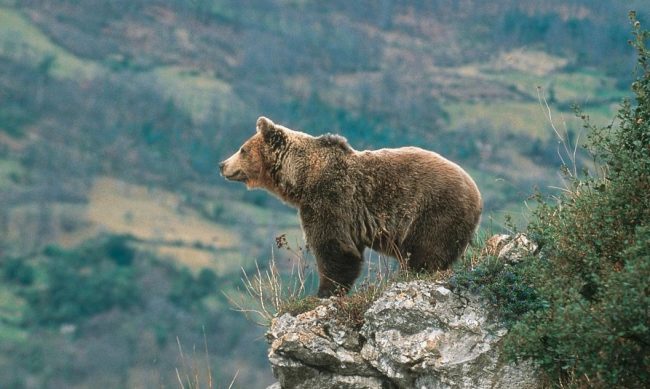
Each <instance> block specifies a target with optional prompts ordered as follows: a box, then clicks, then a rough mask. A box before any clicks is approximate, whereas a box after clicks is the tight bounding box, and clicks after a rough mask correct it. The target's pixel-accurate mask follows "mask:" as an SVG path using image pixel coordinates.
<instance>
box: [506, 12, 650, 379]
mask: <svg viewBox="0 0 650 389" xmlns="http://www.w3.org/2000/svg"><path fill="white" fill-rule="evenodd" d="M631 19H632V23H633V25H634V30H633V32H634V36H635V40H634V41H633V42H632V44H633V46H634V47H635V48H636V50H637V53H638V68H637V70H638V75H637V79H636V80H635V81H634V83H633V84H632V89H633V91H634V94H635V99H636V101H635V104H633V103H631V102H629V101H626V102H624V103H623V104H622V106H621V108H620V110H619V113H618V117H617V121H616V122H615V125H610V126H608V127H605V128H595V127H593V126H592V125H591V124H590V123H589V121H588V118H587V117H584V116H583V119H584V120H585V127H586V128H588V129H589V131H590V139H589V144H588V146H587V147H588V149H589V150H590V151H591V153H592V154H593V155H594V157H595V159H596V161H597V162H599V165H600V166H601V167H600V168H599V169H598V171H597V172H596V173H595V174H593V173H592V174H591V175H588V174H586V175H585V176H584V177H581V178H578V177H575V176H571V175H570V173H569V175H568V176H567V180H568V182H569V187H568V188H567V190H566V191H564V192H563V193H562V194H561V195H559V196H557V197H555V198H553V200H549V199H544V198H542V197H541V196H539V206H538V207H537V208H536V210H535V211H534V212H533V218H532V221H531V224H530V225H529V227H528V232H529V234H530V235H531V236H532V237H533V238H534V239H535V240H536V241H537V242H538V243H539V244H540V246H541V250H540V258H541V259H540V260H539V261H537V265H538V269H537V271H536V272H535V273H531V274H530V276H531V277H530V280H531V282H532V283H533V286H534V287H535V289H536V292H537V293H538V294H539V296H540V298H541V299H542V301H543V302H544V303H543V306H544V308H543V309H537V310H533V311H529V312H528V313H527V314H526V315H525V316H524V317H523V319H522V320H521V321H519V322H518V323H516V324H515V325H514V327H513V328H512V331H511V333H510V335H509V337H508V340H507V342H506V345H505V347H506V351H507V354H508V355H509V356H510V357H512V358H515V359H532V360H533V361H534V362H536V363H537V364H539V365H540V366H541V367H542V368H543V369H544V371H545V372H546V373H547V374H548V375H549V379H550V382H554V383H556V384H557V385H560V386H579V387H583V386H589V387H648V386H649V385H650V371H649V368H648V366H650V353H649V352H648V351H649V350H650V329H649V325H650V324H649V323H650V317H649V312H650V296H649V294H650V288H649V286H648V285H649V284H648V280H650V63H649V58H650V55H649V54H650V53H649V51H648V49H647V48H646V46H645V44H646V41H647V40H648V37H650V33H649V32H648V31H642V30H641V28H640V25H639V23H638V22H637V21H636V19H635V18H634V14H631ZM565 171H566V172H568V171H569V169H565Z"/></svg>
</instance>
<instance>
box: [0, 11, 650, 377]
mask: <svg viewBox="0 0 650 389" xmlns="http://www.w3.org/2000/svg"><path fill="white" fill-rule="evenodd" d="M628 8H636V9H637V10H638V11H639V17H640V19H641V20H643V17H647V15H650V6H649V5H648V4H646V2H644V1H632V2H627V4H625V5H620V4H618V3H615V4H612V2H608V1H582V0H574V1H570V2H566V1H559V0H558V1H555V0H554V1H547V2H544V4H539V5H524V4H520V2H517V1H514V0H502V1H498V2H493V3H490V4H487V3H485V2H481V1H475V0H468V1H462V2H457V1H447V0H442V1H436V2H425V1H416V2H410V3H409V4H406V3H404V2H399V1H393V0H384V1H381V2H375V1H358V2H354V3H350V2H345V1H339V0H337V1H331V2H328V3H327V5H325V6H324V5H322V4H320V3H318V2H313V1H283V0H282V1H281V0H278V1H272V2H268V1H262V0H247V1H244V2H241V1H234V0H195V1H181V0H153V1H152V0H119V1H110V2H96V1H90V0H79V1H69V0H47V1H45V0H26V1H14V0H0V268H1V269H0V270H2V272H3V274H5V273H6V272H7V271H8V270H6V269H13V268H12V266H17V265H15V263H23V262H24V263H27V264H28V265H29V266H30V267H29V268H30V269H32V270H31V271H33V272H34V275H33V279H32V280H31V281H30V282H29V283H28V284H25V285H23V284H21V281H20V277H19V278H18V279H13V278H12V279H11V280H10V281H7V280H6V279H5V281H6V282H4V281H3V283H0V339H4V340H7V342H6V343H5V342H3V347H4V348H3V350H2V352H3V357H2V358H1V359H0V376H2V377H4V379H5V381H0V386H1V387H5V386H8V387H39V386H42V385H44V383H48V382H49V383H50V384H51V385H53V387H70V385H74V386H76V387H88V386H89V385H90V383H92V382H94V380H96V379H97V377H98V376H99V375H101V374H103V373H101V370H102V369H101V367H100V366H90V365H88V366H84V367H83V369H82V368H80V369H81V370H79V371H76V370H74V369H72V367H71V366H72V365H73V364H74V363H76V362H78V361H79V360H80V359H79V358H81V359H83V358H84V356H86V355H88V353H91V352H100V351H92V350H93V349H91V348H90V346H89V345H91V344H92V342H91V339H92V338H93V337H99V338H101V339H102V340H103V341H104V342H105V344H111V343H113V342H117V340H120V341H122V343H120V344H121V346H120V348H118V349H119V350H121V351H120V353H123V354H120V353H118V352H116V353H115V354H114V355H113V354H110V353H104V356H105V357H106V359H107V362H106V363H108V364H112V363H115V365H114V366H118V364H117V362H116V361H118V360H121V359H124V358H125V357H124V355H128V356H129V358H130V359H128V358H127V359H128V360H129V363H130V365H129V366H130V367H131V369H121V368H119V367H117V368H115V369H113V370H111V373H110V374H108V373H107V374H108V375H109V376H107V377H105V379H106V381H103V382H108V383H114V382H119V383H121V385H127V384H126V383H128V382H135V381H133V380H136V378H135V377H140V378H137V379H141V382H144V383H151V382H154V381H155V385H159V384H160V382H165V386H174V385H175V383H174V381H173V380H174V379H175V377H174V367H178V365H179V363H178V361H177V360H175V358H177V357H178V353H176V340H175V337H176V336H178V337H179V338H183V337H187V338H188V339H191V341H188V342H189V344H188V345H187V346H186V347H190V348H191V347H192V346H198V347H199V349H201V350H202V349H203V347H202V345H203V335H202V330H201V326H202V325H205V328H206V329H208V330H209V329H210V328H217V327H218V328H219V331H221V332H222V333H220V334H219V336H217V335H215V334H208V336H207V341H206V343H208V348H209V349H210V355H211V356H212V357H213V358H214V359H215V360H218V361H220V362H223V361H224V360H225V359H227V355H229V354H232V353H235V354H237V355H241V358H237V359H236V361H233V362H232V363H219V362H216V363H217V365H221V366H222V368H223V369H222V370H223V371H222V370H219V369H217V368H216V367H215V370H214V371H215V374H216V372H217V370H219V372H218V375H219V379H220V380H221V381H223V382H224V383H226V384H227V383H228V382H229V381H230V379H232V376H234V375H235V373H236V371H237V370H238V369H239V367H241V366H249V365H250V366H258V367H259V366H265V365H264V363H265V360H264V355H263V354H264V350H263V349H264V346H263V344H262V343H261V342H260V343H259V344H257V343H255V342H252V341H251V342H248V340H250V339H252V338H255V337H256V336H260V334H261V332H260V330H259V329H255V328H253V327H252V325H249V324H248V323H246V322H245V321H244V320H243V319H242V318H239V317H238V316H232V315H233V314H232V313H231V312H229V313H227V314H224V313H223V312H224V311H226V310H227V306H228V304H227V303H226V302H225V300H223V295H222V293H221V290H225V291H226V292H229V293H237V292H236V288H237V285H238V281H239V278H240V268H242V267H243V268H245V269H253V268H254V267H255V261H256V260H257V261H258V262H259V263H260V264H262V266H264V264H265V263H266V262H267V259H268V258H269V257H270V256H271V254H272V253H271V247H272V244H273V243H274V242H275V240H274V238H275V237H276V236H278V235H280V234H287V239H288V240H289V242H290V243H291V244H292V245H293V246H294V247H295V246H299V245H301V243H300V242H301V241H300V239H301V233H300V231H299V227H298V225H297V218H296V217H295V213H294V212H293V211H292V210H290V209H288V208H287V207H285V206H284V205H282V204H280V203H279V202H278V201H276V200H274V199H272V198H271V197H270V196H269V195H267V194H265V193H262V192H246V191H245V190H243V188H241V187H238V186H236V185H232V184H226V183H225V182H224V181H223V180H222V179H221V178H220V177H219V176H218V172H217V169H216V166H217V163H218V162H219V161H220V160H222V159H223V158H225V157H226V156H228V155H229V154H230V153H232V152H234V150H236V149H237V147H238V146H239V144H240V143H241V142H242V140H244V139H246V138H247V137H248V136H250V134H252V131H253V126H254V123H255V119H256V118H257V117H258V116H260V115H265V116H268V117H270V118H272V119H273V120H274V121H276V122H278V123H283V124H286V125H287V126H289V127H292V128H296V129H301V130H304V131H306V132H309V133H312V134H318V133H322V132H326V131H332V132H338V133H340V134H342V135H344V136H345V137H347V138H348V139H349V141H350V143H351V144H352V145H353V146H354V147H355V148H357V149H363V148H380V147H395V146H400V145H407V144H412V145H418V146H422V147H425V148H428V149H432V150H435V151H438V152H440V153H441V154H443V155H446V156H448V157H449V158H451V159H453V160H455V161H457V162H459V163H460V164H461V165H462V166H464V167H466V168H467V169H468V171H470V173H471V174H472V175H473V176H474V177H475V179H476V181H477V183H478V185H479V187H480V189H481V191H482V193H483V194H484V198H485V209H486V212H485V215H484V218H483V223H484V227H486V228H490V229H493V230H500V229H502V228H503V220H504V214H505V212H511V213H513V215H514V218H515V221H516V222H517V223H520V224H522V223H524V222H525V220H526V218H527V214H526V211H524V208H525V207H524V206H523V205H522V202H523V200H525V199H526V198H527V196H528V194H529V193H530V192H531V191H532V188H533V187H535V186H536V187H539V188H541V189H542V190H543V191H549V190H551V189H549V187H550V186H553V185H558V184H559V183H560V181H561V179H560V178H559V177H558V175H557V173H556V172H557V167H558V166H559V164H560V162H559V160H558V158H557V149H558V141H557V138H556V136H555V135H554V132H553V130H552V129H551V120H552V123H553V124H554V125H555V126H556V127H557V128H558V129H560V130H561V131H566V136H567V137H568V138H569V139H570V143H572V142H575V141H578V139H580V140H582V139H584V138H585V137H586V134H585V133H584V131H583V130H582V127H581V123H580V121H578V120H574V119H573V109H572V105H573V104H578V105H580V106H581V107H582V108H583V109H584V110H585V112H586V113H587V114H589V115H590V117H591V120H592V122H594V123H596V124H607V123H608V122H609V121H610V120H611V118H612V117H613V116H614V113H615V107H616V105H617V104H618V103H619V102H620V100H621V99H622V98H623V97H625V96H628V95H629V91H628V85H629V81H630V79H631V74H630V69H631V68H632V66H633V63H634V57H633V53H632V51H631V50H630V49H629V48H628V47H627V45H626V44H625V42H626V40H627V39H628V38H629V28H628V24H627V23H626V13H627V11H628ZM538 87H541V89H538ZM540 94H541V96H544V97H545V98H546V101H547V102H548V104H549V106H550V108H551V113H552V119H549V117H548V116H547V111H546V110H545V108H544V107H543V106H542V105H541V104H540ZM581 131H582V132H581ZM578 158H583V159H585V158H586V157H585V155H581V154H578ZM113 235H118V236H126V238H125V239H126V242H128V244H127V245H128V246H129V247H130V248H132V249H133V250H135V251H136V252H137V253H138V254H137V256H136V257H137V258H141V261H142V262H140V261H136V262H137V263H139V265H138V266H139V267H137V266H136V267H135V268H134V269H132V270H133V271H134V272H133V274H132V275H131V276H130V277H133V278H130V280H131V282H135V283H137V284H143V283H144V284H143V285H149V284H147V282H148V281H147V280H148V278H147V277H149V276H146V274H149V273H151V274H154V275H153V276H150V277H154V278H156V277H157V279H158V280H159V282H160V283H162V284H164V285H167V286H168V287H163V288H162V289H155V288H154V289H150V290H148V289H147V288H146V287H145V288H143V289H142V290H141V293H142V295H140V297H139V298H140V299H142V300H141V301H142V303H141V304H135V305H128V306H124V307H123V306H120V305H119V304H118V305H115V306H113V305H110V306H107V308H106V310H104V311H102V312H95V313H93V314H89V315H86V316H83V315H81V316H79V317H78V318H75V317H74V316H72V317H69V318H67V319H66V320H65V321H63V322H57V321H54V322H52V323H45V324H44V322H43V321H38V320H36V321H34V320H33V318H32V317H31V316H30V315H31V314H33V312H32V310H33V309H37V308H38V307H39V305H37V304H36V301H37V300H33V299H31V300H30V297H29V296H33V293H35V292H34V291H38V290H41V289H42V288H47V287H48V285H50V284H49V282H50V281H49V280H50V278H48V277H50V276H51V275H50V276H48V274H49V273H48V272H49V271H50V270H52V269H50V268H49V267H48V265H47V264H48V263H50V262H51V261H53V259H52V258H58V257H61V258H67V259H66V260H72V259H70V258H73V257H76V254H74V253H79V252H84V253H85V251H84V250H86V247H89V246H97V247H103V246H102V244H103V243H102V242H103V239H110V236H113ZM53 248H56V250H54V251H52V250H53ZM57 250H62V251H63V252H66V253H68V254H69V253H70V252H71V253H73V254H69V255H68V254H66V255H62V256H60V255H59V256H57V255H58V254H56V255H55V254H53V253H57V252H59V251H57ZM88 250H90V249H88ZM91 251H92V250H91ZM100 251H101V250H100ZM93 255H94V254H93ZM102 255H103V254H102ZM274 255H277V256H278V258H279V259H280V261H279V262H280V263H282V264H283V265H282V266H283V267H289V266H290V264H289V262H288V261H285V259H287V258H289V257H291V255H290V254H288V253H285V252H282V251H281V252H279V253H274ZM100 257H101V255H100ZM102 258H103V257H102ZM108 258H109V259H107V260H103V259H102V260H100V261H99V262H97V263H98V265H97V266H99V267H100V268H101V267H102V266H109V265H106V263H109V264H110V263H111V260H110V255H109V256H108ZM106 261H108V262H106ZM140 263H141V264H140ZM110 266H112V265H110ZM19 268H20V267H19ZM48 269H49V270H48ZM204 269H208V270H210V272H212V273H209V274H213V275H214V276H215V277H216V279H217V283H216V284H215V285H213V286H214V288H213V289H212V290H210V292H209V293H207V294H206V295H201V296H200V297H196V296H197V295H196V294H195V293H196V291H190V290H189V289H188V290H185V289H183V288H181V287H178V288H181V290H182V292H178V291H177V292H174V293H176V294H174V293H172V290H173V289H174V288H173V287H171V286H169V285H171V284H172V283H174V282H175V280H176V281H177V282H180V283H181V284H182V282H183V281H178V280H179V279H180V280H185V281H187V282H189V283H191V281H192V280H196V279H198V277H200V274H201V271H202V270H204ZM13 271H14V270H11V271H9V273H7V274H9V275H11V274H13V275H14V276H15V273H12V272H13ZM27 272H30V271H29V270H27ZM53 274H54V273H53ZM57 274H58V273H57ZM66 274H67V273H66ZM92 274H95V273H92ZM179 274H183V275H179ZM204 274H208V273H204ZM77 276H80V275H79V274H77V275H75V274H67V275H66V277H73V278H74V277H77ZM5 277H9V276H7V275H6V274H5ZM11 277H13V276H11ZM11 277H10V278H11ZM204 277H208V278H210V277H211V276H204ZM161 280H162V281H161ZM210 285H212V284H210ZM118 289H119V288H118ZM193 293H194V294H193ZM179 295H181V296H184V297H183V298H179ZM173 296H176V297H173ZM188 296H189V297H188ZM192 296H194V297H196V300H198V301H199V303H198V304H196V305H192V304H189V303H188V301H187V300H185V299H186V298H189V299H190V300H191V297H192ZM174 299H176V300H175V301H176V302H174V301H172V300H174ZM179 299H180V300H179ZM161 301H162V302H161ZM178 301H182V302H181V303H179V302H178ZM34 304H36V305H34ZM80 304H81V303H80ZM157 304H158V305H157ZM156 307H157V308H156ZM160 307H163V308H160ZM158 308H160V309H162V310H164V312H165V316H164V317H165V320H168V322H165V323H163V324H160V326H162V327H164V331H163V330H161V329H160V328H159V325H158V324H155V323H154V322H155V321H156V318H157V317H158V316H157V315H159V314H160V311H159V310H157V309H158ZM30 312H31V313H30ZM127 312H128V314H127ZM189 316H192V317H194V318H195V319H193V320H191V321H189V322H187V321H186V320H187V318H188V317H189ZM48 320H49V319H48ZM104 321H105V322H106V323H115V322H118V321H123V322H125V323H126V324H124V327H123V328H121V329H120V331H118V332H117V333H116V334H112V333H111V328H110V327H111V326H110V325H109V324H102V323H104ZM142 322H145V323H148V324H146V325H145V327H146V328H148V330H146V331H145V333H146V334H149V335H146V336H143V338H142V339H140V340H139V341H140V342H141V343H138V342H135V341H134V342H135V343H138V344H142V349H141V351H142V352H141V353H140V352H138V353H129V342H123V340H124V339H126V338H125V337H124V336H122V335H124V334H130V335H129V336H131V338H129V339H134V337H135V338H137V332H134V330H133V328H135V327H134V326H136V325H137V323H142ZM98 323H99V324H98ZM208 323H212V325H214V327H210V326H209V325H208ZM68 324H71V325H74V326H75V328H76V329H77V330H75V332H74V335H73V336H69V337H63V338H62V337H61V333H62V331H63V332H65V331H64V326H65V325H68ZM100 324H101V325H100ZM65 328H68V327H65ZM129 331H130V332H129ZM147 331H149V332H147ZM162 332H164V333H165V334H166V335H165V336H161V337H159V338H156V336H158V335H155V334H159V333H162ZM152 334H153V335H152ZM154 335H155V336H154ZM150 336H152V337H153V338H150ZM221 337H223V338H232V339H238V340H241V339H244V340H241V341H236V342H235V341H233V343H232V344H230V345H229V346H227V347H225V349H224V350H221V349H220V347H221V346H220V339H221ZM154 338H155V339H156V341H155V342H154V341H151V342H150V343H147V342H149V340H151V339H154ZM147 339H149V340H147ZM41 340H43V342H44V343H43V344H54V345H57V347H59V348H61V349H62V350H64V351H62V353H63V354H64V355H65V356H66V358H61V361H57V359H58V358H57V356H56V355H50V356H44V357H43V358H42V359H40V360H39V361H40V362H38V363H35V365H34V366H32V367H31V370H30V371H29V372H28V373H25V372H24V371H23V370H21V369H17V366H18V365H20V363H21V362H20V361H21V358H20V356H25V355H39V354H40V353H41V352H42V348H40V347H41V346H39V345H38V344H39V342H40V341H41ZM98 347H99V346H98ZM102 347H104V345H102ZM145 349H146V350H145ZM95 350H104V349H103V348H99V349H95ZM147 350H148V351H147ZM251 350H253V351H251ZM101 352H103V351H101ZM148 352H149V354H147V353H148ZM151 353H153V354H154V355H159V356H160V355H164V357H160V360H161V361H162V362H160V363H159V364H155V363H153V364H148V363H145V362H143V361H144V360H151V359H154V358H157V357H150V354H151ZM9 355H16V356H19V357H16V358H13V357H9ZM248 355H250V357H247V356H248ZM66 361H67V362H66ZM55 362H56V363H58V362H60V365H57V364H56V363H55ZM120 366H121V365H120ZM64 368H65V369H68V370H65V369H64ZM61 369H64V370H65V371H66V372H67V373H66V374H65V375H63V376H62V378H61V380H62V381H60V382H59V381H56V383H52V382H53V381H48V380H50V379H52V377H53V376H57V374H56V373H57V372H58V371H61ZM69 369H72V370H69ZM249 371H250V369H249ZM7 372H12V374H8V373H7ZM14 372H20V373H16V374H14ZM143 377H144V378H143ZM147 377H148V378H147ZM151 377H157V378H155V379H154V378H151ZM160 377H164V378H160ZM152 380H153V381H152ZM260 380H261V381H264V383H270V382H271V376H270V372H268V371H265V370H262V372H261V373H259V375H257V374H255V375H250V376H247V375H246V374H243V373H242V374H241V375H239V377H238V382H240V383H241V385H242V386H245V385H246V384H249V385H253V382H258V381H260ZM265 380H266V381H265ZM138 382H140V381H138ZM143 385H144V384H143ZM253 386H255V385H253ZM257 386H259V385H257Z"/></svg>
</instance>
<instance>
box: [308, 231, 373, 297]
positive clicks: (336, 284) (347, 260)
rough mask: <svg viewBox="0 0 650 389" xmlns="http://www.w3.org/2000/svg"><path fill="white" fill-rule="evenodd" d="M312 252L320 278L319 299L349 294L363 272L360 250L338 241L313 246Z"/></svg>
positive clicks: (332, 240)
mask: <svg viewBox="0 0 650 389" xmlns="http://www.w3.org/2000/svg"><path fill="white" fill-rule="evenodd" d="M312 250H313V252H314V255H315V257H316V263H317V264H318V273H319V276H320V280H319V281H320V284H319V286H318V297H321V298H327V297H330V296H332V295H334V294H337V293H340V294H345V293H347V292H348V291H349V290H350V288H351V287H352V285H353V284H354V281H355V280H356V279H357V277H358V276H359V273H360V272H361V263H362V261H363V259H362V257H361V254H360V253H359V250H358V249H357V248H355V247H354V246H352V245H346V244H344V243H341V242H340V241H337V240H336V239H331V240H328V241H327V242H324V243H321V244H317V245H313V246H312Z"/></svg>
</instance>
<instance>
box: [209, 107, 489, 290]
mask: <svg viewBox="0 0 650 389" xmlns="http://www.w3.org/2000/svg"><path fill="white" fill-rule="evenodd" d="M220 170H221V174H222V175H223V176H224V177H225V178H227V179H228V180H232V181H241V182H244V183H245V184H246V186H247V187H248V188H249V189H252V188H264V189H266V190H268V191H269V192H271V193H273V194H275V195H276V196H278V197H279V198H280V199H282V200H283V201H285V202H286V203H289V204H291V205H293V206H294V207H296V208H298V210H299V215H300V221H301V224H302V229H303V232H304V235H305V239H306V242H307V245H308V247H309V248H310V249H311V251H312V252H313V253H314V256H315V257H316V262H317V264H318V271H319V276H320V285H319V288H318V296H319V297H328V296H331V295H332V294H334V293H346V292H347V291H348V290H349V289H350V287H351V286H352V285H353V283H354V281H355V279H356V278H357V277H358V275H359V272H360V270H361V264H362V255H363V251H364V249H365V248H371V249H373V250H376V251H378V252H380V253H383V254H386V255H389V256H393V257H395V258H397V259H398V260H400V262H401V263H402V264H404V265H406V267H407V268H408V269H412V270H415V271H422V270H425V271H434V270H443V269H447V268H448V267H449V266H450V265H451V264H452V262H454V261H455V260H456V259H457V258H458V257H459V256H460V255H461V254H462V253H463V251H464V250H465V247H466V246H467V245H468V243H469V242H470V240H471V239H472V236H473V234H474V231H475V230H476V228H477V225H478V223H479V219H480V216H481V210H482V202H481V194H480V193H479V190H478V188H477V187H476V184H475V183H474V181H473V180H472V178H471V177H470V176H469V175H468V174H467V173H466V172H465V171H464V170H463V169H461V168H460V167H459V166H458V165H456V164H455V163H453V162H451V161H449V160H447V159H445V158H443V157H441V156H440V155H438V154H436V153H433V152H431V151H426V150H423V149H420V148H417V147H402V148H398V149H381V150H375V151H357V150H354V149H353V148H352V147H350V145H349V144H348V143H347V141H346V139H345V138H343V137H341V136H338V135H330V134H328V135H323V136H319V137H314V136H311V135H308V134H305V133H302V132H299V131H293V130H290V129H288V128H286V127H283V126H280V125H277V124H274V123H273V122H272V121H271V120H269V119H267V118H265V117H260V118H259V119H258V120H257V132H256V134H255V135H253V137H251V138H250V139H248V140H247V141H246V142H245V143H244V145H243V146H242V147H241V148H240V149H239V151H237V152H236V153H235V154H234V155H233V156H231V157H230V158H228V159H227V160H225V161H223V162H222V163H221V164H220Z"/></svg>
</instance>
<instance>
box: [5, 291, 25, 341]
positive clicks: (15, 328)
mask: <svg viewBox="0 0 650 389" xmlns="http://www.w3.org/2000/svg"><path fill="white" fill-rule="evenodd" d="M24 308H25V302H24V301H23V300H22V299H21V298H20V297H18V296H16V295H15V294H14V293H13V292H12V291H11V290H10V289H9V288H8V287H6V286H0V342H12V341H13V342H16V341H23V340H25V339H26V338H27V332H26V331H25V330H23V329H21V328H20V322H21V321H22V319H23V314H24Z"/></svg>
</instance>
